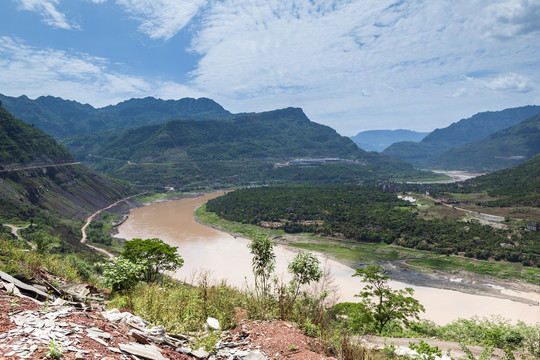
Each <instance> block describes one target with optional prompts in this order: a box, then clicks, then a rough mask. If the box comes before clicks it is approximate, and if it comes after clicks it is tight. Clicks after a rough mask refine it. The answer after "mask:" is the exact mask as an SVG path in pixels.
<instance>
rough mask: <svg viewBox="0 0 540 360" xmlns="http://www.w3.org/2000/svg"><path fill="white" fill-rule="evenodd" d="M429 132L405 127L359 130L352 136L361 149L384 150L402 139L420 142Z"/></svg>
mask: <svg viewBox="0 0 540 360" xmlns="http://www.w3.org/2000/svg"><path fill="white" fill-rule="evenodd" d="M427 134H429V133H428V132H418V131H413V130H403V129H399V130H367V131H362V132H359V133H358V134H356V135H355V136H351V139H352V141H354V143H355V144H356V145H358V147H359V148H360V149H363V150H366V151H377V152H382V151H383V150H384V149H386V148H387V147H389V146H390V145H392V144H393V143H396V142H400V141H413V142H418V141H420V140H422V139H423V138H424V137H425V136H426V135H427Z"/></svg>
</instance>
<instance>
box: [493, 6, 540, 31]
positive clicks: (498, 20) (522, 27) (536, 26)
mask: <svg viewBox="0 0 540 360" xmlns="http://www.w3.org/2000/svg"><path fill="white" fill-rule="evenodd" d="M484 13H485V17H484V19H485V20H486V24H485V25H484V29H485V31H486V35H488V36H493V37H496V38H502V39H511V38H514V37H515V36H522V35H532V34H536V33H538V32H540V20H539V19H540V1H539V0H502V1H497V2H496V3H495V4H492V5H490V6H488V7H486V9H485V12H484Z"/></svg>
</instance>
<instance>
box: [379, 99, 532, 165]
mask: <svg viewBox="0 0 540 360" xmlns="http://www.w3.org/2000/svg"><path fill="white" fill-rule="evenodd" d="M538 113H540V106H531V105H529V106H523V107H518V108H511V109H505V110H502V111H488V112H482V113H478V114H476V115H474V116H472V117H470V118H468V119H462V120H460V121H458V122H456V123H453V124H451V125H450V126H448V127H446V128H443V129H435V130H434V131H432V132H431V133H429V134H428V135H427V136H426V137H425V138H424V139H422V141H421V142H419V143H413V142H398V143H394V144H392V145H390V146H389V147H388V148H387V149H386V150H384V151H383V154H385V155H388V156H392V157H395V158H398V159H401V160H404V161H407V162H409V163H411V164H413V165H414V166H415V167H425V166H428V162H427V160H428V159H431V158H435V157H437V156H439V155H441V154H442V153H444V152H445V151H446V150H448V149H451V148H453V147H456V146H460V145H463V144H467V143H471V142H475V141H478V140H481V139H483V138H485V137H486V136H489V135H491V134H493V133H495V132H497V131H500V130H503V129H506V128H508V127H510V126H513V125H515V124H517V123H520V122H521V121H523V120H525V119H528V118H530V117H531V116H534V115H536V114H538Z"/></svg>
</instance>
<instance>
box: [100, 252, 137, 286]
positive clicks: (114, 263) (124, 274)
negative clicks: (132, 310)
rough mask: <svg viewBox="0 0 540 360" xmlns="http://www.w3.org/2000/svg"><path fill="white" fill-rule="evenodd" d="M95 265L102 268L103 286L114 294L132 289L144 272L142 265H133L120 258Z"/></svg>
mask: <svg viewBox="0 0 540 360" xmlns="http://www.w3.org/2000/svg"><path fill="white" fill-rule="evenodd" d="M97 265H98V266H101V267H102V268H103V276H104V277H105V286H108V287H110V288H111V289H112V291H114V292H115V291H123V290H130V289H131V288H133V287H134V286H135V284H137V282H138V281H139V278H140V277H141V275H142V274H143V272H144V270H145V266H144V265H143V264H141V263H139V262H136V263H133V262H131V261H130V260H128V259H125V258H123V257H121V256H119V257H116V258H112V259H108V260H107V261H106V262H103V263H98V264H97Z"/></svg>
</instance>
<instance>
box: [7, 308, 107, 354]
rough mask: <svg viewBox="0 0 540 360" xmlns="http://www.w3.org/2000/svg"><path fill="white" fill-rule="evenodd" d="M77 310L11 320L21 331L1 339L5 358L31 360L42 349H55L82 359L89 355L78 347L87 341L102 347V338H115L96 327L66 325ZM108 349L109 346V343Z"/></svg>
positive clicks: (24, 315)
mask: <svg viewBox="0 0 540 360" xmlns="http://www.w3.org/2000/svg"><path fill="white" fill-rule="evenodd" d="M74 310H75V309H74V308H73V307H70V306H59V307H57V308H54V309H44V310H42V311H37V312H36V311H28V310H27V311H22V312H19V313H17V314H13V315H11V317H10V320H11V322H13V323H14V324H15V325H17V328H16V329H12V330H9V331H8V332H7V333H4V334H2V335H0V351H2V352H3V354H4V356H5V357H10V356H18V357H19V358H21V359H31V358H32V355H33V354H34V352H35V351H36V350H37V349H38V348H51V347H54V348H57V349H59V350H61V351H72V352H75V353H77V354H79V357H80V356H81V355H83V354H85V353H86V352H87V351H86V350H84V349H82V348H80V347H79V346H78V345H79V344H80V343H81V340H82V339H83V338H84V337H88V338H90V339H93V340H95V341H97V342H100V343H102V342H103V341H102V340H101V338H105V339H110V338H111V335H110V334H108V333H104V332H102V331H101V330H100V329H98V328H96V327H87V326H84V325H81V324H76V323H72V322H66V321H62V320H63V319H65V318H68V317H70V316H72V315H73V314H74V313H76V311H74ZM81 314H82V313H81ZM105 345H106V346H109V345H108V344H107V343H105Z"/></svg>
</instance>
